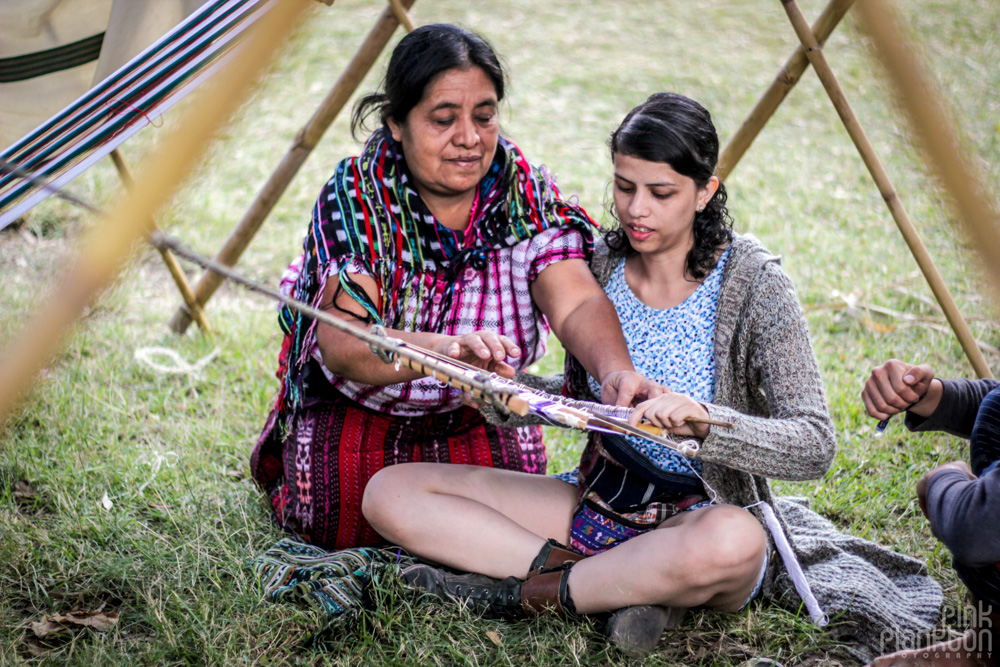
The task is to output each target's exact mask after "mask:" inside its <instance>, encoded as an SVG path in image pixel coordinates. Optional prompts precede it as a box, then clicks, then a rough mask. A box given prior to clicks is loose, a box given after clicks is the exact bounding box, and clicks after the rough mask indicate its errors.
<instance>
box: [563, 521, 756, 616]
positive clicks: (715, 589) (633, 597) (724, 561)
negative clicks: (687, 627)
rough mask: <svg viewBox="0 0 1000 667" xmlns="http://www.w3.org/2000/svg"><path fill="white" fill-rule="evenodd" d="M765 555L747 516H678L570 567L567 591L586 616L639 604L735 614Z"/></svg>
mask: <svg viewBox="0 0 1000 667" xmlns="http://www.w3.org/2000/svg"><path fill="white" fill-rule="evenodd" d="M766 548H767V539H766V537H765V535H764V529H763V528H761V526H760V524H759V523H758V522H757V520H756V519H755V518H754V517H753V515H752V514H750V513H749V512H747V511H746V510H743V509H740V508H738V507H733V506H731V505H715V506H712V507H706V508H704V509H699V510H694V511H692V512H681V513H680V514H678V515H675V516H673V517H671V518H670V519H667V520H666V521H664V522H663V524H661V525H660V527H659V528H658V529H657V530H653V531H650V532H648V533H645V534H643V535H639V536H637V537H634V538H632V539H631V540H629V541H627V542H625V543H624V544H621V545H618V546H616V547H614V548H612V549H610V550H608V551H605V552H603V553H601V554H598V555H596V556H592V557H590V558H586V559H584V560H582V561H580V562H579V563H577V564H576V565H574V566H573V569H572V571H571V572H570V576H569V589H570V593H571V595H572V596H573V602H574V603H575V604H576V609H577V611H578V612H580V613H584V614H586V613H594V612H600V611H608V610H612V609H619V608H621V607H626V606H630V605H644V604H659V605H665V606H670V607H697V606H700V605H705V606H707V607H711V608H713V609H719V610H721V611H735V610H737V609H738V608H739V607H740V605H742V604H743V602H744V601H745V600H746V599H747V597H749V596H750V593H751V592H753V589H754V586H755V585H756V583H757V580H758V577H759V575H760V569H761V567H762V565H763V562H764V553H765V549H766Z"/></svg>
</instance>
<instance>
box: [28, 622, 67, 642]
mask: <svg viewBox="0 0 1000 667" xmlns="http://www.w3.org/2000/svg"><path fill="white" fill-rule="evenodd" d="M31 631H32V632H34V633H35V636H36V637H38V638H39V639H46V638H48V637H51V636H53V635H55V636H62V637H65V636H69V635H72V634H73V631H72V630H70V629H69V628H67V627H66V626H65V625H63V624H62V623H57V622H56V621H53V620H51V619H50V618H49V617H48V616H43V617H42V620H40V621H33V622H32V623H31Z"/></svg>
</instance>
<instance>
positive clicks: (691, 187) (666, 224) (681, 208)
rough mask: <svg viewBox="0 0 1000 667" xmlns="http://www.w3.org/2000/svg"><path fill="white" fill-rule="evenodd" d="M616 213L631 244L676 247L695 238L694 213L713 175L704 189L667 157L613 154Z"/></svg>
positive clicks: (712, 185)
mask: <svg viewBox="0 0 1000 667" xmlns="http://www.w3.org/2000/svg"><path fill="white" fill-rule="evenodd" d="M614 166H615V180H614V186H613V189H614V203H615V212H616V213H617V214H618V220H619V221H620V222H621V226H622V229H623V230H624V231H625V234H626V235H627V236H628V239H629V241H630V242H631V244H632V247H633V248H634V249H635V250H636V251H638V252H640V253H644V254H645V253H655V252H658V251H663V250H672V249H679V250H683V251H684V252H685V253H686V252H687V250H688V249H689V248H690V246H691V244H692V243H693V242H694V233H693V228H694V215H695V212H696V211H697V210H698V209H699V208H701V207H704V206H705V205H706V204H707V203H708V201H709V200H710V199H711V198H712V195H714V194H715V191H716V190H717V189H718V187H719V179H717V178H716V177H715V176H713V177H712V178H711V179H710V180H709V182H708V183H707V184H706V186H705V187H704V188H699V187H698V186H697V184H696V183H695V182H694V179H691V178H688V177H687V176H684V175H683V174H679V173H677V172H676V171H674V169H673V167H671V166H670V165H669V164H666V163H665V162H649V161H647V160H643V159H641V158H637V157H632V156H631V155H622V154H620V153H616V154H615V157H614Z"/></svg>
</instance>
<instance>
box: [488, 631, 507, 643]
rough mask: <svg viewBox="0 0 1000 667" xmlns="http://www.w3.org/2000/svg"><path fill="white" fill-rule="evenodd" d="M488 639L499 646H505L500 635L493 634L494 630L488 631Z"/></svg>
mask: <svg viewBox="0 0 1000 667" xmlns="http://www.w3.org/2000/svg"><path fill="white" fill-rule="evenodd" d="M486 637H487V638H488V639H489V640H490V641H491V642H493V643H494V644H496V645H497V646H503V642H501V641H500V635H498V634H497V633H495V632H493V631H492V630H487V631H486Z"/></svg>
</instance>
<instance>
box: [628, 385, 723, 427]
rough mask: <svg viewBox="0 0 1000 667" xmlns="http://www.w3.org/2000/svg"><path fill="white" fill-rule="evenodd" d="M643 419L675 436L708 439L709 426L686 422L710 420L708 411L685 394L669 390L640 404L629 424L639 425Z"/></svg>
mask: <svg viewBox="0 0 1000 667" xmlns="http://www.w3.org/2000/svg"><path fill="white" fill-rule="evenodd" d="M643 417H645V418H646V419H647V420H649V421H650V422H652V424H653V425H654V426H659V427H660V428H662V429H666V430H667V431H669V432H670V433H672V434H673V435H692V436H694V437H696V438H702V439H704V438H706V437H708V433H709V428H708V424H689V423H688V422H687V421H686V420H687V419H689V418H691V417H696V418H698V419H708V410H706V409H705V406H704V405H702V404H701V403H699V402H698V401H696V400H694V399H693V398H691V397H690V396H686V395H684V394H677V393H674V392H672V391H670V390H667V393H664V394H661V395H659V396H657V397H656V398H652V399H650V400H648V401H644V402H643V403H640V404H639V405H638V406H636V408H635V412H633V413H632V416H631V417H629V422H630V423H631V424H632V425H633V426H634V425H638V423H639V422H640V421H641V420H642V418H643Z"/></svg>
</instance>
